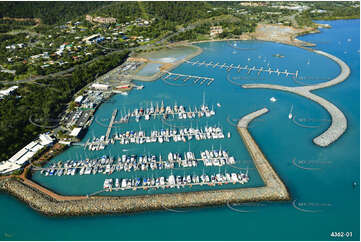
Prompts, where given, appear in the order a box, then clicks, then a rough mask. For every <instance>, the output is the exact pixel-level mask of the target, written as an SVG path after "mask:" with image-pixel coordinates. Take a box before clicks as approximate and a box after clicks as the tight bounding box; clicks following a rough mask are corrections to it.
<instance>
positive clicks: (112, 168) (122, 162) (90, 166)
mask: <svg viewBox="0 0 361 242" xmlns="http://www.w3.org/2000/svg"><path fill="white" fill-rule="evenodd" d="M166 157H167V159H162V156H161V155H160V154H159V156H156V155H151V154H148V155H146V154H144V155H125V154H123V155H122V156H118V157H117V158H115V157H108V156H102V157H101V158H99V159H85V160H79V161H74V160H68V161H59V162H57V163H54V164H53V165H51V166H50V167H47V168H38V167H34V168H33V170H35V171H39V170H40V173H41V174H42V175H44V176H69V175H72V176H74V175H78V174H79V175H80V176H83V175H91V174H92V175H95V174H108V175H110V174H112V173H114V172H119V171H126V172H131V171H148V170H149V171H153V170H162V169H168V170H169V169H174V168H192V167H198V166H199V164H200V163H201V164H202V165H203V166H205V167H209V166H216V167H223V166H226V165H234V164H236V162H237V161H236V160H235V158H234V157H233V156H230V155H229V154H228V152H227V151H225V150H222V149H219V150H215V149H212V150H205V151H201V152H200V158H197V157H196V156H195V154H194V152H191V151H188V152H184V153H183V154H181V153H176V152H173V153H172V152H169V153H168V155H167V156H166Z"/></svg>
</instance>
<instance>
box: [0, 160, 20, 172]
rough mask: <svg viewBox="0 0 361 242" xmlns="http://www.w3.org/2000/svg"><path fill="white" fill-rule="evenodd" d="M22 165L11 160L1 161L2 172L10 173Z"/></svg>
mask: <svg viewBox="0 0 361 242" xmlns="http://www.w3.org/2000/svg"><path fill="white" fill-rule="evenodd" d="M20 168H21V166H20V165H17V164H15V163H12V162H10V161H3V162H0V174H8V173H11V172H13V171H16V170H18V169H20Z"/></svg>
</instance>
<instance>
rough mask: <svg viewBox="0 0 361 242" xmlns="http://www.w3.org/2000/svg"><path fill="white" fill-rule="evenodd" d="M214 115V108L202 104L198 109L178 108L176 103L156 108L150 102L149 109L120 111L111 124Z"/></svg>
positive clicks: (189, 107) (181, 106)
mask: <svg viewBox="0 0 361 242" xmlns="http://www.w3.org/2000/svg"><path fill="white" fill-rule="evenodd" d="M215 114H216V112H215V110H214V108H213V107H212V108H209V106H207V105H205V104H202V105H201V106H200V107H198V108H197V107H196V106H194V107H193V108H192V107H191V106H188V108H186V107H185V106H183V105H180V106H178V105H177V104H176V103H175V104H174V106H171V105H168V106H165V105H164V103H163V101H162V103H161V105H160V107H159V104H158V103H157V104H156V107H155V106H154V105H153V102H151V104H150V106H149V107H146V108H143V107H139V108H135V109H134V110H132V111H131V110H130V109H129V110H128V111H125V110H123V111H120V118H119V120H114V121H113V124H120V123H128V122H129V121H131V120H133V119H134V120H135V121H136V122H139V121H141V120H145V121H149V120H152V119H155V118H157V117H159V118H162V119H194V118H202V117H207V118H210V117H212V116H214V115H215Z"/></svg>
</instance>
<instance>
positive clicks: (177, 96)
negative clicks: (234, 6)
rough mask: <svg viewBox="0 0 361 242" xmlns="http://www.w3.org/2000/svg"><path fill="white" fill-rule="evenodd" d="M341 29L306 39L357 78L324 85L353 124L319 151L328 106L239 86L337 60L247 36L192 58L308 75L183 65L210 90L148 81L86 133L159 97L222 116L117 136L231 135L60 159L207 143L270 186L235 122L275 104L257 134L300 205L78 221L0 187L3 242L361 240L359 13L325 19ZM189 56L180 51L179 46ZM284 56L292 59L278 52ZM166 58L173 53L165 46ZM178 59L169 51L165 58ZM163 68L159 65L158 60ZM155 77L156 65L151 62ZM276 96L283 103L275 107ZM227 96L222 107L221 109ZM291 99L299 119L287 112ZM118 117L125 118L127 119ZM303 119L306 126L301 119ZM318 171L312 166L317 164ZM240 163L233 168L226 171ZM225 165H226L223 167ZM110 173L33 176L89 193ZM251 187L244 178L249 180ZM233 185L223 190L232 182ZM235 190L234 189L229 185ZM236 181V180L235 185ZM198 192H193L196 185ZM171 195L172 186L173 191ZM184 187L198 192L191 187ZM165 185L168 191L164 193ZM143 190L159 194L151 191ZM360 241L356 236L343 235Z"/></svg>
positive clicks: (314, 72)
mask: <svg viewBox="0 0 361 242" xmlns="http://www.w3.org/2000/svg"><path fill="white" fill-rule="evenodd" d="M321 23H328V24H330V25H331V26H332V28H330V29H320V31H321V33H319V34H311V35H306V36H303V37H300V39H301V40H305V41H309V42H312V43H315V44H317V46H316V47H315V48H316V49H320V50H323V51H326V52H329V53H331V54H333V55H335V56H337V57H339V58H341V59H342V60H343V61H345V62H346V63H347V64H348V65H349V66H350V68H351V76H350V77H349V78H348V79H347V80H346V81H345V82H343V83H341V84H339V85H337V86H333V87H330V88H326V89H322V90H318V91H316V92H315V93H316V94H318V95H320V96H322V97H324V98H326V99H328V100H329V101H331V102H332V103H334V104H335V105H337V106H338V107H339V108H340V109H341V110H342V111H343V112H344V114H345V115H346V117H347V120H348V129H347V131H346V133H345V134H344V135H343V136H342V137H341V138H340V139H339V140H338V141H337V142H336V143H334V144H332V145H331V146H330V147H327V148H320V147H317V146H315V145H314V144H313V143H312V139H313V138H314V137H316V136H317V135H319V134H321V133H322V132H323V131H324V130H326V129H327V127H328V126H329V124H330V116H329V114H328V113H327V112H326V111H325V110H324V109H323V108H322V107H321V106H319V105H318V104H316V103H314V102H312V101H310V100H308V99H305V98H303V97H300V96H297V95H293V94H289V93H285V92H280V91H274V90H262V89H254V90H252V89H242V88H241V87H239V86H238V85H235V84H236V83H240V84H243V83H274V84H281V85H286V86H299V85H303V84H313V83H319V82H324V81H327V80H329V79H330V78H334V77H335V76H337V75H338V73H339V72H340V69H339V67H338V65H337V64H336V63H334V62H333V61H331V60H329V59H327V58H326V57H323V56H320V55H317V54H313V53H311V52H309V51H306V50H303V49H300V48H296V47H292V46H288V45H283V44H277V43H271V42H262V41H237V42H233V41H231V42H213V43H201V44H199V46H200V47H201V48H203V49H204V51H203V53H202V54H201V55H199V56H197V57H195V58H193V59H192V61H200V62H202V61H206V62H210V61H213V63H216V62H219V63H220V64H223V63H228V64H234V65H238V64H241V65H248V66H250V67H253V66H256V67H264V68H267V69H268V67H271V68H278V69H279V70H282V71H283V70H285V69H287V70H288V71H289V72H292V73H294V72H296V71H297V70H298V71H299V76H298V79H297V80H294V79H292V78H291V77H278V76H277V75H276V74H271V75H269V74H265V73H261V74H260V75H258V74H257V73H251V74H247V73H246V72H245V71H243V72H240V73H238V72H236V71H231V72H229V73H228V72H226V71H225V70H220V69H213V68H211V67H205V66H201V67H198V66H197V65H194V66H193V65H190V64H187V63H184V64H182V65H180V66H179V67H177V68H176V69H174V70H172V72H174V73H183V74H190V75H198V76H207V77H213V78H215V81H214V83H213V84H212V85H210V86H209V87H206V86H205V85H202V86H199V85H196V84H194V83H193V82H192V81H191V82H190V81H188V82H186V83H185V85H184V82H182V81H176V82H172V81H166V82H165V81H163V80H160V79H159V80H157V81H155V82H147V83H141V84H142V85H144V86H145V88H144V89H143V90H141V91H136V90H135V91H132V92H131V93H130V94H129V96H122V95H116V96H114V97H112V99H111V100H110V101H109V102H106V103H104V104H103V105H102V106H101V107H100V108H99V110H98V111H97V113H96V115H95V118H96V120H97V122H93V124H92V126H91V127H90V128H89V132H88V133H87V135H86V136H85V137H84V139H83V141H86V140H87V139H89V138H92V137H93V136H97V137H99V136H101V135H104V134H105V131H106V127H104V126H106V125H107V124H108V122H109V118H110V116H111V113H112V112H113V110H114V109H115V108H117V109H118V110H119V112H121V111H123V112H124V110H126V111H127V110H128V109H134V108H136V107H139V106H143V107H147V106H149V105H150V104H151V103H153V104H154V105H155V104H156V103H159V104H160V103H161V102H162V101H163V102H164V103H165V104H170V105H174V103H175V102H177V104H178V105H184V106H186V107H189V106H190V107H192V109H193V107H194V106H198V107H199V106H200V105H201V104H202V102H203V100H202V99H203V93H205V102H206V104H208V105H209V106H210V107H212V105H213V107H214V109H215V111H216V115H215V116H214V117H212V118H209V119H206V118H203V119H199V120H198V121H197V120H192V121H191V120H186V121H169V122H168V121H167V122H161V121H160V120H152V121H143V122H142V121H141V122H140V123H135V122H131V123H129V124H127V125H120V124H119V125H117V126H116V128H115V129H113V131H112V134H115V132H117V131H121V132H123V131H124V130H139V129H142V130H145V131H146V132H147V131H148V132H149V130H150V129H161V128H169V125H175V126H181V127H197V126H198V127H204V126H206V125H212V126H220V127H222V128H223V130H224V132H225V134H226V133H227V132H230V133H231V138H230V139H227V138H226V139H224V140H215V141H214V140H211V141H199V142H196V141H195V140H192V141H191V142H187V143H183V142H182V143H169V144H162V145H161V144H143V145H120V144H119V143H118V144H115V145H112V146H108V147H107V148H106V149H105V150H104V151H99V152H90V151H84V149H83V148H82V147H72V148H70V149H68V150H67V151H65V152H64V153H62V154H60V155H59V156H57V157H55V158H54V159H53V160H52V161H51V162H57V161H59V160H68V159H82V158H84V157H94V158H95V157H99V156H101V155H112V156H116V157H117V156H118V155H121V154H123V153H125V154H148V153H150V154H155V155H159V154H161V155H162V157H165V156H166V155H167V153H168V152H170V151H172V152H180V153H183V152H186V151H188V150H189V149H190V150H192V151H194V152H195V153H196V155H197V156H199V151H201V150H204V149H211V148H212V147H213V148H219V147H222V149H226V150H227V151H228V152H229V153H230V154H231V155H233V156H235V158H236V159H237V161H238V162H237V164H236V165H237V166H238V167H240V168H245V169H248V171H249V175H250V178H251V180H250V182H249V183H248V184H247V185H243V186H244V187H245V186H261V185H262V184H263V183H262V181H261V179H260V177H259V175H258V173H257V171H256V170H255V169H254V165H253V163H252V162H251V160H250V156H249V154H248V152H247V150H246V148H245V146H244V145H243V143H242V141H241V138H240V137H239V135H238V133H237V131H236V129H235V127H234V126H232V123H233V122H235V121H237V120H238V119H239V118H240V117H242V116H244V115H245V114H248V113H250V112H253V111H256V110H258V109H260V108H263V107H267V108H268V109H269V110H270V112H269V113H267V114H266V115H264V116H262V117H260V118H258V119H257V120H255V121H254V122H253V123H252V124H251V125H250V128H249V129H250V132H251V134H252V135H253V137H254V138H255V140H256V142H257V143H258V144H259V146H260V147H261V149H262V150H263V152H264V154H265V155H266V156H267V158H268V159H269V161H270V162H271V164H272V166H273V167H274V168H275V170H276V171H277V172H278V174H279V175H280V177H281V178H282V179H283V181H284V182H285V184H286V185H287V187H288V188H289V191H290V193H291V196H292V199H293V202H289V203H257V204H243V205H231V207H227V206H224V207H215V208H200V209H190V210H183V209H182V210H178V212H174V211H173V212H172V211H160V212H145V213H140V214H133V215H111V216H110V215H109V216H93V217H76V218H50V217H46V216H43V215H40V214H38V213H36V212H35V211H33V210H32V209H31V208H29V207H27V206H26V205H24V204H23V203H21V202H19V201H17V200H16V199H14V198H12V197H10V196H8V195H6V194H0V214H1V219H0V240H328V239H332V237H330V234H331V232H352V239H354V240H359V238H360V233H359V228H360V224H359V214H360V211H359V204H360V191H359V186H356V187H353V185H352V184H353V183H354V182H357V183H359V178H360V177H359V170H360V153H359V152H360V150H359V147H360V142H359V139H360V137H359V134H360V126H359V123H360V119H359V116H360V113H359V110H360V106H359V105H360V103H359V100H360V96H359V95H360V81H359V76H360V62H359V58H360V56H359V49H360V39H359V36H360V31H359V29H360V21H359V20H339V21H322V22H321ZM173 54H174V55H177V56H179V54H176V53H173ZM276 54H279V55H281V56H284V57H283V58H280V57H276V56H275V55H276ZM155 58H156V59H162V60H163V61H164V60H170V61H172V60H173V59H172V58H171V57H170V56H167V54H166V53H164V54H163V55H160V56H156V57H155ZM167 58H168V59H167ZM155 67H156V66H155ZM149 68H150V69H149V70H146V71H145V73H147V72H151V67H149ZM271 97H275V98H276V99H277V101H276V102H274V103H272V102H270V101H269V99H270V98H271ZM216 103H220V104H221V107H217V106H216ZM292 105H293V115H294V116H296V117H295V120H296V121H297V123H295V122H293V121H291V120H289V119H288V113H289V111H290V108H291V106H292ZM118 117H119V116H118ZM302 126H307V128H306V127H302ZM310 168H311V169H310ZM226 169H227V171H229V172H230V171H232V169H234V168H231V167H227V168H226ZM218 171H219V170H218V168H206V171H205V172H208V173H212V172H213V173H214V172H218ZM221 171H224V168H221ZM202 172H203V167H201V166H200V167H198V168H196V169H193V170H189V169H188V170H187V169H175V170H173V173H175V174H179V175H183V174H191V175H192V174H199V175H200V174H201V173H202ZM168 174H169V171H164V170H162V171H157V172H153V173H152V172H148V173H144V172H143V173H142V172H139V173H137V174H136V175H139V176H144V175H148V176H159V175H164V176H166V175H168ZM134 176H135V175H134V173H121V172H116V173H113V174H112V175H111V176H110V177H112V178H116V177H118V178H121V177H129V178H131V177H134ZM106 177H108V176H105V175H95V176H93V175H91V176H79V175H78V176H73V177H72V176H62V177H57V176H56V177H54V176H53V177H45V176H42V175H40V174H35V175H34V180H36V181H37V182H39V183H41V184H43V185H44V186H47V187H49V188H51V189H53V190H55V191H57V192H59V193H61V194H68V195H71V194H89V193H92V192H95V191H97V190H100V189H102V185H103V181H104V179H105V178H106ZM239 186H241V185H239ZM225 187H226V186H222V189H223V188H225ZM230 187H232V186H231V185H230ZM226 188H228V187H226ZM193 190H194V189H193ZM175 191H177V190H174V191H170V192H175ZM183 191H190V189H184V190H183ZM161 192H164V191H161ZM145 193H152V191H150V192H145ZM128 194H144V192H141V191H136V192H134V191H131V192H128V193H127V192H119V193H112V194H108V195H128ZM343 239H350V238H343Z"/></svg>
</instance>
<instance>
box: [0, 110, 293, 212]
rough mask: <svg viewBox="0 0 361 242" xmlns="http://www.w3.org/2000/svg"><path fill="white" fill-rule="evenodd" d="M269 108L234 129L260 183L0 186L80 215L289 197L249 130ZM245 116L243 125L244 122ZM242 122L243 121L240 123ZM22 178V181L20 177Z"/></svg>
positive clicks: (15, 182)
mask: <svg viewBox="0 0 361 242" xmlns="http://www.w3.org/2000/svg"><path fill="white" fill-rule="evenodd" d="M266 112H268V110H267V109H266V108H264V109H261V110H258V111H256V112H253V113H251V114H248V115H246V116H244V117H243V118H241V119H240V121H239V125H238V126H237V130H238V132H239V134H240V135H241V137H242V139H243V140H244V141H245V142H244V144H245V145H246V147H247V150H248V151H249V153H250V155H251V157H252V159H253V162H254V163H255V165H256V168H257V170H258V173H259V174H260V175H261V178H262V180H263V182H264V184H265V186H262V187H252V188H237V189H222V190H209V191H196V192H181V193H168V194H152V195H141V196H139V195H138V196H125V197H123V196H91V197H88V196H62V195H59V194H56V193H54V192H52V191H50V190H48V189H47V188H45V187H42V186H41V185H39V184H36V183H35V182H33V181H31V180H29V179H27V178H26V177H23V179H19V178H13V177H10V178H4V179H0V190H2V191H4V192H7V193H9V194H11V195H13V196H15V197H16V198H18V199H19V200H21V201H23V202H25V203H26V204H28V205H29V206H30V207H31V208H33V209H34V210H36V211H38V212H40V213H42V214H45V215H50V216H83V215H93V214H109V213H135V212H144V211H153V210H166V209H171V208H193V207H204V206H217V205H226V204H229V203H245V202H258V201H290V200H291V198H290V194H289V193H288V191H287V188H286V186H285V185H284V184H283V182H282V181H281V179H280V178H279V177H278V175H277V173H276V172H275V171H274V170H273V168H272V166H271V165H270V164H269V162H268V160H267V159H266V158H265V156H264V154H263V153H262V151H261V150H260V148H259V147H258V145H257V144H256V142H255V141H254V139H253V138H252V136H251V135H250V133H249V132H248V129H247V126H248V123H249V122H251V121H252V120H253V119H255V118H257V117H259V116H261V115H263V114H264V113H266ZM245 120H246V125H244V123H245ZM242 123H243V125H242ZM21 180H22V181H21Z"/></svg>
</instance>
